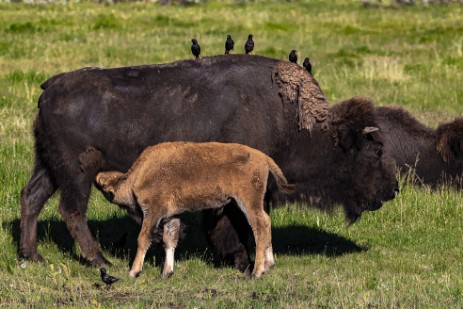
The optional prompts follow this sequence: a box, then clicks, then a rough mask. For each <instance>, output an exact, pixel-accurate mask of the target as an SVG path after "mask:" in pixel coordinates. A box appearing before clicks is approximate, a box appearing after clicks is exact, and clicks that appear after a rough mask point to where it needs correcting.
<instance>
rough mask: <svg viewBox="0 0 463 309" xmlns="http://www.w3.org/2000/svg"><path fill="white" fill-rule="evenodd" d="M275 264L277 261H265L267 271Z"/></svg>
mask: <svg viewBox="0 0 463 309" xmlns="http://www.w3.org/2000/svg"><path fill="white" fill-rule="evenodd" d="M273 266H275V263H272V262H265V264H264V267H265V271H269V270H270V269H272V268H273Z"/></svg>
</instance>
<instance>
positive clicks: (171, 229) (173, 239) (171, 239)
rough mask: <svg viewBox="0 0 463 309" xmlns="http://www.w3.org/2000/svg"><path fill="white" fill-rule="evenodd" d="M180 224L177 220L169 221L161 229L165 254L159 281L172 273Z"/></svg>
mask: <svg viewBox="0 0 463 309" xmlns="http://www.w3.org/2000/svg"><path fill="white" fill-rule="evenodd" d="M180 229H181V223H180V219H179V218H173V219H171V220H169V221H168V222H167V223H166V224H164V227H163V234H162V240H163V242H164V250H165V253H166V256H165V261H164V269H163V270H162V275H161V279H166V278H169V277H170V276H171V275H172V274H173V272H174V254H175V248H176V247H177V244H178V240H179V237H180Z"/></svg>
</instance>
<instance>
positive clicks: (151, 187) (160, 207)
mask: <svg viewBox="0 0 463 309" xmlns="http://www.w3.org/2000/svg"><path fill="white" fill-rule="evenodd" d="M269 172H270V173H272V175H273V176H274V178H275V180H276V183H277V185H278V187H279V189H280V190H281V191H283V192H290V191H291V185H289V184H288V182H287V181H286V179H285V177H284V175H283V173H282V171H281V170H280V168H279V167H278V166H277V165H276V163H275V162H274V161H273V160H272V159H271V158H270V157H268V156H267V155H265V154H263V153H262V152H260V151H258V150H255V149H253V148H250V147H248V146H244V145H240V144H222V143H188V142H172V143H161V144H158V145H156V146H153V147H149V148H147V149H146V150H145V151H143V153H142V154H141V155H140V157H139V158H138V159H137V160H136V161H135V163H134V164H133V165H132V167H131V168H130V170H129V171H128V172H127V173H125V174H124V173H121V172H117V171H110V172H101V173H99V174H98V175H97V177H96V182H97V184H98V186H99V187H100V189H101V190H102V191H103V193H104V195H105V197H106V198H107V199H108V200H109V201H110V202H113V203H115V204H118V205H120V206H122V207H123V208H126V209H128V210H129V213H132V214H136V213H138V214H140V216H141V217H142V218H141V219H142V227H141V231H140V234H139V236H138V249H137V254H136V257H135V261H134V262H133V265H132V268H131V270H130V273H129V275H130V277H132V278H135V277H136V276H137V275H138V274H139V273H140V272H141V270H142V266H143V261H144V258H145V254H146V252H147V250H148V248H149V246H150V245H151V242H152V241H153V236H152V235H153V232H154V231H155V230H156V229H158V228H160V226H161V223H162V221H163V220H167V223H166V224H164V226H163V230H164V233H163V240H164V246H165V252H166V260H165V264H164V269H163V273H162V277H163V278H166V277H168V276H170V275H171V274H172V272H173V259H174V251H175V247H176V245H177V242H178V233H175V231H178V228H179V224H180V222H179V220H178V219H174V220H169V219H170V218H172V217H173V216H175V215H178V214H180V213H183V212H186V211H198V210H202V209H208V208H221V207H223V206H224V205H226V204H228V203H229V202H230V201H231V200H234V201H235V202H236V204H237V205H238V206H239V208H240V209H241V210H242V212H243V213H244V215H245V216H246V218H247V221H248V223H249V225H250V226H251V229H252V231H253V233H254V237H255V241H256V262H255V266H254V270H253V272H252V275H253V276H254V277H260V276H261V275H262V274H263V273H264V272H265V271H267V270H268V269H270V268H271V267H272V266H273V265H274V260H273V252H272V244H271V231H270V217H269V216H268V215H267V213H266V212H265V211H264V204H263V200H264V194H265V191H266V188H267V178H268V174H269Z"/></svg>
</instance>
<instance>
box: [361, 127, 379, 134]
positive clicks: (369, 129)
mask: <svg viewBox="0 0 463 309" xmlns="http://www.w3.org/2000/svg"><path fill="white" fill-rule="evenodd" d="M376 131H379V129H378V128H377V127H365V128H364V129H363V132H362V133H363V134H370V133H373V132H376Z"/></svg>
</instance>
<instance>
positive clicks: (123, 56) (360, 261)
mask: <svg viewBox="0 0 463 309" xmlns="http://www.w3.org/2000/svg"><path fill="white" fill-rule="evenodd" d="M383 2H384V4H385V5H386V6H385V7H383V8H381V9H365V8H363V7H362V5H361V4H359V3H354V2H352V1H347V0H345V1H344V0H339V1H307V2H305V1H296V2H256V3H253V2H243V3H234V2H232V1H226V2H223V3H219V2H211V3H207V4H202V5H192V6H179V5H167V6H162V5H160V4H153V3H151V4H145V3H121V4H117V5H109V6H106V5H97V4H91V3H70V4H66V5H61V4H60V5H23V4H6V3H0V15H1V16H2V18H1V19H0V34H1V35H0V89H2V91H0V118H1V121H0V179H1V184H2V189H1V190H0V203H1V204H2V207H0V223H1V225H0V246H1V247H2V250H0V271H1V274H2V275H1V278H2V280H0V304H1V305H2V306H7V307H15V306H17V304H18V303H19V304H23V305H24V306H38V307H41V306H44V307H62V306H68V307H99V306H101V307H118V306H123V307H174V308H177V307H201V308H202V307H239V308H249V307H258V308H264V307H265V308H267V307H277V308H285V307H293V308H294V307H299V308H306V307H316V306H322V307H399V306H400V307H461V306H462V304H463V288H461V287H462V284H463V279H462V278H463V276H462V269H461V259H462V258H463V256H462V251H461V245H462V240H463V239H462V237H463V233H462V232H463V231H462V229H463V223H462V220H461V218H463V202H462V200H463V199H462V193H461V192H455V191H452V190H447V189H443V190H440V191H437V192H433V191H431V190H430V189H429V188H418V187H415V186H413V185H412V184H408V183H407V182H406V181H402V182H401V194H400V195H399V196H398V197H397V198H396V199H395V200H393V201H391V202H388V203H386V204H385V205H384V207H383V208H382V209H380V210H378V211H376V212H371V213H365V214H364V216H363V218H362V219H361V220H360V221H359V222H358V223H356V224H355V225H353V226H351V227H350V228H347V227H346V223H345V221H344V218H343V214H342V211H338V212H335V213H334V214H332V215H327V214H325V213H323V212H320V211H318V210H314V209H307V208H306V207H299V206H295V205H290V206H288V207H282V208H277V209H273V210H272V212H271V217H272V223H273V240H274V247H275V255H276V262H277V263H276V266H275V268H274V269H273V270H272V271H271V272H270V273H269V274H267V275H265V276H264V277H263V278H262V279H261V280H247V279H246V278H245V276H244V275H243V274H241V273H239V272H238V271H236V270H234V269H232V268H229V267H217V266H216V264H217V259H216V257H215V256H214V255H213V254H212V252H211V248H210V247H208V245H207V243H206V242H205V241H204V236H203V235H202V233H201V231H200V228H199V222H200V221H199V218H195V217H193V219H190V220H189V221H188V223H189V235H192V236H191V238H189V240H188V241H187V243H183V244H181V245H180V247H179V258H178V261H177V264H176V268H175V273H174V276H173V277H172V278H171V279H169V280H165V281H160V280H159V279H158V276H159V274H160V266H159V265H157V264H158V263H159V262H160V261H157V260H156V258H152V259H151V258H150V259H148V262H147V263H146V265H145V269H144V271H143V273H142V275H141V276H140V278H138V279H137V280H135V281H134V280H129V279H128V278H127V270H128V266H129V264H130V263H131V257H132V256H133V252H134V251H133V250H134V249H135V246H136V237H137V233H138V227H137V226H136V225H135V224H134V223H132V222H131V221H130V220H128V219H127V218H126V217H125V215H124V213H123V212H122V211H121V210H119V209H118V208H117V207H116V206H114V205H111V204H109V203H108V202H106V201H105V200H104V198H103V197H102V196H101V194H99V193H95V194H93V195H92V198H91V200H90V202H89V211H88V220H89V223H90V228H91V229H92V231H93V233H94V235H95V237H96V238H97V239H98V240H99V242H100V243H101V244H102V247H103V251H104V253H105V255H106V256H107V257H108V258H109V259H110V260H111V261H112V262H113V264H114V266H113V267H110V268H109V270H110V273H111V274H114V275H116V276H118V277H122V278H123V280H122V281H121V282H120V283H119V284H117V285H115V286H113V288H112V289H110V290H106V289H104V288H103V289H101V288H98V287H97V286H96V284H101V282H100V281H99V277H98V271H97V270H96V269H93V268H88V267H85V266H84V265H83V264H82V263H81V261H80V260H79V258H78V255H79V248H78V247H77V246H75V244H73V242H72V241H71V237H70V236H69V234H68V233H67V230H66V227H65V225H64V223H63V221H62V219H61V217H60V215H59V212H58V203H59V197H58V195H56V196H55V197H53V198H52V199H51V200H50V201H49V202H48V203H47V204H46V205H45V207H44V209H43V211H42V213H41V215H40V218H39V250H40V252H41V254H42V255H43V257H44V258H45V261H46V263H45V264H44V265H42V264H36V263H30V262H26V263H24V262H23V261H20V260H18V259H17V249H18V247H17V246H18V237H19V216H20V209H19V195H20V191H21V189H22V187H23V186H24V185H25V184H26V182H27V180H28V178H29V175H30V172H31V169H32V167H33V160H34V157H33V156H34V149H33V137H32V122H33V119H34V116H35V114H36V112H37V100H38V97H39V96H40V94H41V89H40V84H41V83H42V82H43V81H45V80H46V79H47V78H49V77H51V76H52V75H54V74H56V73H60V72H63V71H70V70H75V69H78V68H81V67H85V66H100V67H119V66H127V65H141V64H147V63H166V62H171V61H176V60H180V59H185V58H191V57H192V56H191V53H190V45H191V42H190V40H191V38H193V37H194V38H197V39H198V41H199V43H200V44H201V47H202V51H203V54H202V55H203V56H209V55H216V54H223V52H224V42H225V38H226V35H227V34H231V35H232V36H233V38H234V40H235V51H234V52H235V53H242V52H243V46H244V42H245V40H246V37H247V35H248V34H249V33H252V34H254V38H255V42H256V48H255V53H257V54H259V55H266V56H269V57H275V58H281V59H286V58H287V56H288V54H289V51H290V50H291V49H296V50H298V52H299V63H301V62H302V60H303V59H304V58H305V57H310V58H311V61H312V64H313V65H314V74H315V77H316V78H317V80H318V81H319V82H320V85H321V87H322V89H323V91H324V93H325V95H326V96H327V98H328V100H329V101H330V102H333V103H334V102H337V101H340V100H343V99H346V98H348V97H351V96H353V95H365V96H368V97H371V98H372V99H373V100H374V101H375V102H376V104H378V105H390V104H396V105H401V106H403V107H405V108H406V109H408V110H409V111H410V112H412V113H413V114H414V115H415V116H416V117H417V118H418V119H419V120H420V121H422V122H424V123H426V124H428V125H430V126H436V125H437V124H438V123H439V122H443V121H448V120H451V119H453V118H454V117H455V116H460V115H462V114H463V104H462V101H461V100H462V98H463V87H461V85H462V84H463V73H462V72H463V70H462V69H463V60H462V49H463V37H462V33H463V32H462V31H463V26H462V23H461V16H462V15H463V14H462V13H463V8H462V6H460V5H457V4H453V5H448V6H436V5H433V6H429V7H425V6H422V5H418V6H414V7H404V8H398V7H396V6H389V5H390V4H391V2H392V1H383ZM125 231H128V232H129V240H128V244H127V246H126V247H125V248H124V250H123V251H121V252H120V251H115V250H113V248H111V242H113V241H115V240H117V239H118V238H119V237H120V236H121V235H122V234H123V233H124V232H125ZM251 251H252V250H251ZM156 252H161V253H162V251H161V250H160V249H159V248H158V249H154V250H152V252H150V256H152V254H153V253H156Z"/></svg>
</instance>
